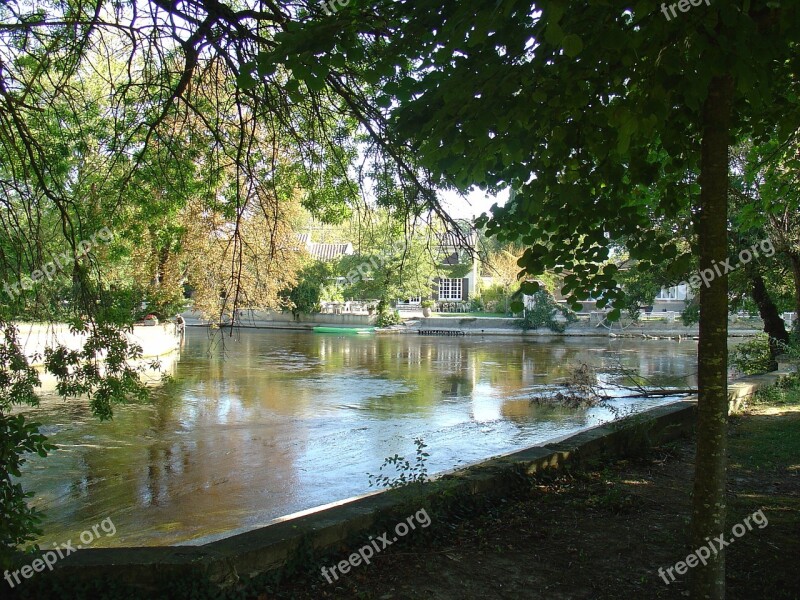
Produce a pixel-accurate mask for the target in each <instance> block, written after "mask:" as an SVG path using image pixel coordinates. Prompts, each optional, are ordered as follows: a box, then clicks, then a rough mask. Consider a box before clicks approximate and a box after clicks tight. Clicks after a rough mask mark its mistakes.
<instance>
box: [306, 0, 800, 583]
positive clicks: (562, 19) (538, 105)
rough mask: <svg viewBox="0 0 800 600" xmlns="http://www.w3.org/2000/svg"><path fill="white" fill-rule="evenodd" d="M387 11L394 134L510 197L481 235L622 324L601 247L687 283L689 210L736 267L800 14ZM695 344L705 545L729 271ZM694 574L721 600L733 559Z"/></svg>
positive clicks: (719, 434) (720, 525) (786, 94)
mask: <svg viewBox="0 0 800 600" xmlns="http://www.w3.org/2000/svg"><path fill="white" fill-rule="evenodd" d="M384 8H385V10H384ZM378 12H379V13H380V14H381V16H382V17H383V21H382V23H385V27H386V28H387V29H388V30H389V31H390V32H391V40H392V46H391V47H390V48H386V49H385V50H386V57H387V58H386V62H387V63H388V64H389V65H391V68H390V67H386V68H380V67H377V68H375V72H376V73H377V74H378V75H382V76H383V77H385V78H386V85H385V86H384V89H385V90H386V92H387V93H388V94H389V95H391V98H390V99H389V100H388V101H383V104H385V105H386V106H394V107H396V108H394V110H392V119H391V124H392V126H393V128H392V130H391V131H392V133H393V134H394V135H395V136H396V137H398V138H400V139H408V140H410V142H409V143H410V146H411V147H412V148H413V150H414V152H415V155H416V157H417V159H418V160H419V161H420V163H421V164H423V165H425V166H427V167H428V168H430V169H431V170H432V172H433V176H434V178H435V179H436V180H437V181H438V182H441V183H442V184H445V183H451V184H453V185H456V186H458V187H459V188H462V189H463V188H467V187H468V186H471V185H479V186H481V187H484V188H488V189H490V190H491V189H497V188H499V187H502V186H504V185H508V184H511V185H513V186H514V187H515V188H516V189H518V190H519V193H518V194H517V196H516V197H515V199H514V201H512V202H510V203H509V204H508V205H506V206H505V207H502V208H496V209H495V210H493V214H492V217H491V219H488V218H486V219H483V220H482V221H483V222H484V223H486V224H487V227H488V231H489V233H491V234H494V235H497V236H499V237H501V238H502V239H519V238H521V239H522V240H523V241H524V242H525V243H526V244H528V245H529V248H528V250H526V252H525V255H524V256H523V258H522V261H521V262H522V266H523V267H524V269H525V270H526V271H527V272H529V273H531V274H535V273H539V272H542V271H544V270H545V269H548V268H563V269H567V270H570V271H572V273H571V274H570V275H569V276H567V277H565V280H564V283H565V286H564V291H565V292H567V293H575V292H580V293H581V294H586V293H592V294H593V295H595V296H599V295H600V294H601V293H603V292H605V296H604V297H605V298H606V299H607V301H608V302H611V303H614V304H616V305H617V310H618V309H619V305H621V304H622V303H623V292H622V291H620V290H619V289H618V288H617V287H616V286H615V276H616V269H615V268H614V267H613V266H612V265H606V266H604V267H602V268H601V267H600V264H602V262H603V261H605V260H606V259H607V258H608V246H609V241H608V238H607V237H606V235H605V234H606V233H609V234H610V235H609V236H608V237H610V238H615V239H616V238H619V237H625V238H626V239H627V241H628V249H629V251H630V254H631V256H632V257H633V258H635V259H636V260H637V261H638V263H637V264H638V265H639V266H638V267H637V268H640V269H647V268H649V265H650V263H652V262H660V261H662V260H665V259H666V260H673V261H674V263H675V265H676V270H682V268H683V266H684V265H686V264H688V262H689V261H690V256H689V255H687V254H679V252H678V249H677V248H676V247H675V245H674V244H673V243H672V241H671V240H670V239H669V237H668V236H664V235H659V234H657V233H656V234H655V235H654V231H653V227H652V224H653V223H654V222H659V221H662V220H664V219H669V218H670V217H671V216H672V215H674V214H675V213H676V212H677V210H678V209H679V208H680V207H682V206H686V205H687V204H689V205H691V207H692V209H693V214H694V217H695V228H696V231H697V237H698V248H697V254H698V257H699V268H700V269H701V271H706V270H708V269H712V272H713V267H714V266H715V265H719V264H721V263H722V262H723V261H725V259H726V256H727V247H728V245H727V194H728V179H729V153H728V148H729V146H730V144H731V142H732V138H733V135H734V134H736V135H737V136H741V137H745V136H747V135H752V136H753V137H754V138H756V139H766V138H773V139H776V140H778V141H782V140H784V139H786V138H787V137H788V136H789V135H790V134H791V132H793V131H794V130H796V128H797V125H798V115H799V114H800V111H798V105H797V95H796V88H797V85H796V77H795V71H794V57H795V54H796V44H797V41H798V38H800V28H799V27H798V24H799V23H798V10H797V7H796V6H795V5H794V4H791V3H786V2H751V3H747V4H746V5H745V8H744V9H743V8H741V7H739V6H737V5H736V4H734V3H718V4H715V5H712V6H704V7H703V9H702V10H699V9H695V10H693V11H692V12H691V13H690V14H688V15H681V18H680V19H672V20H671V21H665V20H664V19H663V16H662V14H661V13H660V11H659V10H658V4H657V3H656V2H647V1H643V2H639V3H637V4H636V6H635V8H634V9H633V10H620V9H617V8H614V7H611V6H610V5H606V4H605V3H585V2H539V3H536V5H535V6H534V5H531V4H530V3H522V2H514V1H503V2H500V3H496V2H491V3H456V2H446V3H445V4H443V5H442V4H441V3H436V4H435V5H434V4H433V3H430V2H428V3H426V2H423V3H421V4H420V3H419V2H414V3H413V6H412V4H411V3H410V2H399V3H393V4H392V5H391V6H390V7H381V8H380V9H379V10H378ZM298 35H299V34H298ZM398 54H399V55H400V56H402V57H403V59H405V61H404V62H401V61H398V60H397V55H398ZM398 65H399V66H400V67H401V68H399V69H398ZM402 67H405V68H402ZM378 75H376V77H377V76H378ZM380 100H381V99H380V98H379V101H380ZM580 257H583V258H584V259H585V258H586V257H588V258H589V259H590V262H584V263H581V262H579V260H578V259H579V258H580ZM535 287H536V286H535V285H534V284H528V285H527V288H528V289H529V290H533V289H535ZM575 295H577V294H575ZM576 300H577V298H576ZM700 338H701V339H700V344H699V351H698V363H699V373H700V380H699V387H700V393H699V403H698V450H697V461H696V473H697V474H696V477H695V486H694V496H693V514H692V543H693V544H694V545H695V546H699V545H700V544H701V543H703V542H704V540H705V538H706V537H714V536H719V535H721V534H724V523H725V493H724V492H725V470H726V464H725V460H726V459H725V452H726V415H727V381H726V377H727V372H726V358H727V348H726V344H727V277H726V275H725V274H720V275H719V276H716V277H714V279H713V281H712V282H711V284H710V285H709V286H708V287H705V286H704V287H702V288H701V291H700ZM693 575H694V577H693V590H694V596H695V597H696V598H721V597H723V596H724V553H719V554H717V555H715V557H713V558H712V560H711V561H709V563H708V565H704V566H701V567H698V568H697V569H695V570H694V571H693Z"/></svg>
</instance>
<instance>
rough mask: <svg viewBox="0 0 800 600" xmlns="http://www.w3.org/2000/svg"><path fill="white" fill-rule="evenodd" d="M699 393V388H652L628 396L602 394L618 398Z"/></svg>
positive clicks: (608, 398)
mask: <svg viewBox="0 0 800 600" xmlns="http://www.w3.org/2000/svg"><path fill="white" fill-rule="evenodd" d="M696 393H698V390H650V391H648V392H640V393H638V394H629V395H627V396H605V395H604V396H600V397H601V398H602V399H603V400H618V399H623V398H652V397H653V396H689V395H691V394H696Z"/></svg>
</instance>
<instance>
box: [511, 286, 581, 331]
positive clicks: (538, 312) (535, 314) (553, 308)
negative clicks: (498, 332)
mask: <svg viewBox="0 0 800 600" xmlns="http://www.w3.org/2000/svg"><path fill="white" fill-rule="evenodd" d="M532 304H533V305H532V306H531V307H530V308H526V309H525V312H524V314H523V317H522V321H521V323H520V326H521V327H522V329H523V330H525V331H527V330H529V329H539V328H540V327H547V328H548V329H550V330H551V331H555V332H558V333H561V332H562V331H564V330H565V329H566V328H567V325H569V324H570V323H574V322H575V321H577V320H578V317H577V316H576V315H575V312H574V311H573V310H571V309H570V308H568V307H567V306H564V305H562V304H559V303H558V302H556V300H555V298H553V296H552V294H550V292H548V291H547V290H539V291H538V292H536V293H535V294H533V303H532ZM556 315H561V316H562V317H564V321H559V320H556Z"/></svg>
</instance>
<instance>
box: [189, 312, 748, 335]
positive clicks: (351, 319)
mask: <svg viewBox="0 0 800 600" xmlns="http://www.w3.org/2000/svg"><path fill="white" fill-rule="evenodd" d="M182 316H183V318H184V320H185V322H186V325H187V326H190V327H209V326H210V325H211V323H210V322H209V321H207V320H205V319H203V318H201V317H200V316H199V315H197V314H194V313H192V312H186V313H184V314H183V315H182ZM404 317H405V320H404V322H403V323H402V324H401V325H395V326H393V327H387V328H383V329H379V330H378V331H377V333H379V334H398V335H400V334H406V335H445V336H446V335H469V336H511V337H517V338H538V337H626V338H628V337H629V338H653V339H674V340H689V339H697V338H698V337H699V335H700V330H699V328H698V326H697V325H696V324H695V325H689V326H685V325H683V324H682V323H681V322H680V320H675V319H674V318H667V317H665V318H663V319H658V318H648V319H646V320H640V321H636V322H630V321H623V322H622V323H614V324H611V325H609V324H606V323H604V322H596V319H595V320H593V319H591V318H588V317H587V318H583V319H581V320H579V321H578V322H576V323H570V324H568V325H567V326H566V329H565V330H564V331H563V332H554V331H551V330H550V329H547V328H541V329H536V330H528V331H523V329H522V327H521V323H522V319H519V318H513V317H477V316H463V317H461V316H436V315H433V316H430V317H422V316H417V315H412V314H408V315H404ZM656 317H658V315H656ZM236 324H237V326H238V327H241V328H242V329H278V330H300V331H312V330H313V329H314V327H326V326H338V327H372V326H375V324H376V317H375V316H374V315H358V314H338V315H337V314H310V315H305V314H299V315H293V314H291V313H279V312H267V311H243V314H242V316H241V317H240V318H239V320H238V321H237V323H236ZM728 328H729V330H728V335H729V337H734V338H736V337H752V336H754V335H757V334H758V333H761V332H762V331H763V323H762V321H761V320H760V319H758V318H742V317H738V316H733V315H732V316H731V318H730V319H729V323H728Z"/></svg>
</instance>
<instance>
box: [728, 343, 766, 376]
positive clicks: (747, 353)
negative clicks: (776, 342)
mask: <svg viewBox="0 0 800 600" xmlns="http://www.w3.org/2000/svg"><path fill="white" fill-rule="evenodd" d="M728 363H729V364H730V365H731V366H732V367H734V368H735V369H736V370H737V371H738V372H739V373H742V374H744V375H755V374H756V373H766V372H767V371H771V370H772V369H773V368H774V367H775V363H774V362H773V360H772V356H770V352H769V337H768V336H767V334H765V333H762V334H759V335H757V336H755V337H754V338H753V339H751V340H748V341H746V342H742V343H741V344H739V345H738V346H736V347H735V348H734V349H733V350H731V353H730V356H729V357H728Z"/></svg>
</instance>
